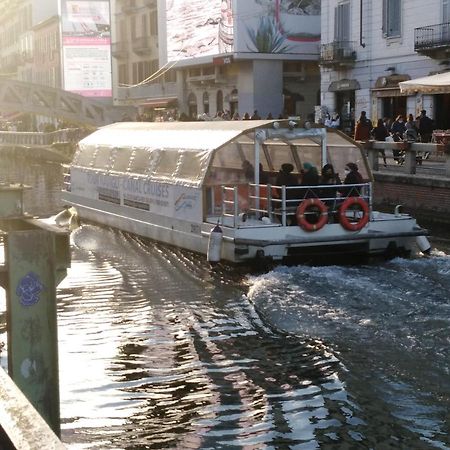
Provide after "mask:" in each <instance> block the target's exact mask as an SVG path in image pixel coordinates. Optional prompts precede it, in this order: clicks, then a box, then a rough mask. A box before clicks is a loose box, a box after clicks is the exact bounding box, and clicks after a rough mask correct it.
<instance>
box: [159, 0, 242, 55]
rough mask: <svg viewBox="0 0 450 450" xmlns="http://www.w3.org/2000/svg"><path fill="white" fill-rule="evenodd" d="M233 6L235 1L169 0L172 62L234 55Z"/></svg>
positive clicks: (170, 53) (169, 52)
mask: <svg viewBox="0 0 450 450" xmlns="http://www.w3.org/2000/svg"><path fill="white" fill-rule="evenodd" d="M232 3H233V1H232V0H208V1H204V0H167V1H166V20H167V25H166V26H167V56H168V60H169V61H178V60H184V59H189V58H194V57H195V58H198V57H201V56H212V55H217V54H221V53H230V52H233V48H234V43H233V34H234V30H233V8H232Z"/></svg>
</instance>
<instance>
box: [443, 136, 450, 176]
mask: <svg viewBox="0 0 450 450" xmlns="http://www.w3.org/2000/svg"><path fill="white" fill-rule="evenodd" d="M444 155H445V176H446V177H450V143H449V144H446V145H445V147H444Z"/></svg>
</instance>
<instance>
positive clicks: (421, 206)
mask: <svg viewBox="0 0 450 450" xmlns="http://www.w3.org/2000/svg"><path fill="white" fill-rule="evenodd" d="M373 200H374V204H375V205H376V206H377V205H378V206H380V205H382V206H383V207H384V208H388V209H389V208H394V207H395V206H396V205H403V210H404V211H405V212H409V213H411V214H413V215H420V216H422V217H428V218H429V219H430V220H433V221H436V222H442V223H449V224H450V180H448V179H442V178H431V177H430V178H424V177H419V176H417V175H385V174H376V175H375V183H374V191H373Z"/></svg>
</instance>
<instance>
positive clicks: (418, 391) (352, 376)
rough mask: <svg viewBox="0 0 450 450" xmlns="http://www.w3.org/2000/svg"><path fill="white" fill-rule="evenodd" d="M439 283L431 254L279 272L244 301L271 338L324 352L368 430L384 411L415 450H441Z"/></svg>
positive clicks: (443, 314) (444, 330) (436, 256)
mask: <svg viewBox="0 0 450 450" xmlns="http://www.w3.org/2000/svg"><path fill="white" fill-rule="evenodd" d="M449 273H450V257H448V256H447V255H445V254H444V253H443V252H438V251H434V253H433V256H432V257H431V258H418V259H414V260H404V259H400V258H399V259H395V260H393V261H391V262H389V263H385V264H382V265H365V266H355V267H345V266H327V267H307V266H297V267H291V268H287V267H279V268H277V269H276V270H274V271H272V272H270V273H268V274H266V275H262V276H259V277H254V278H253V279H252V280H251V281H252V285H251V288H250V290H249V293H248V296H249V299H250V301H251V302H252V303H253V304H254V305H255V309H256V310H257V311H258V313H259V314H260V315H261V317H263V320H264V322H265V323H267V324H270V326H271V327H273V328H274V329H277V330H279V331H280V332H285V333H289V334H294V335H296V336H300V337H303V338H306V337H307V338H310V339H316V340H319V341H321V342H323V343H324V344H325V345H327V346H328V347H330V348H331V349H333V350H332V351H333V352H334V354H335V355H336V357H337V358H338V359H339V360H340V362H341V363H342V364H343V366H344V367H345V371H344V372H343V373H342V375H343V377H342V380H343V381H345V383H346V386H347V391H348V392H349V393H351V394H352V395H353V396H354V398H355V401H356V402H357V403H358V404H359V406H360V407H361V408H362V410H363V416H365V418H364V420H365V421H366V422H367V425H368V427H369V428H370V427H371V426H373V425H374V424H375V423H376V422H377V420H378V419H377V417H380V414H379V410H380V408H385V409H386V411H389V412H388V414H390V415H392V416H393V417H395V418H396V420H397V419H398V421H397V422H398V423H397V425H398V426H400V427H403V428H404V429H405V430H408V433H409V432H411V433H412V436H416V437H417V439H419V440H420V441H421V442H423V443H425V442H427V443H428V444H430V445H431V446H432V447H434V446H436V447H438V448H448V447H446V446H445V444H449V442H450V441H449V431H450V430H449V423H448V417H447V413H446V411H448V410H449V407H450V381H449V380H450V377H449V375H450V347H449V343H450V321H449V319H448V318H449V304H448V298H450V277H449V276H448V275H449ZM378 425H379V424H378ZM369 434H370V433H369ZM416 445H418V444H416ZM421 445H424V444H421ZM411 448H415V447H414V446H413V447H411Z"/></svg>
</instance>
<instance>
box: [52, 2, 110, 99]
mask: <svg viewBox="0 0 450 450" xmlns="http://www.w3.org/2000/svg"><path fill="white" fill-rule="evenodd" d="M60 2H61V3H60V8H61V10H60V11H61V33H62V64H63V89H65V90H66V91H70V92H74V93H76V94H80V95H84V96H86V97H111V96H112V85H111V29H110V11H109V7H110V5H109V0H98V1H91V0H60Z"/></svg>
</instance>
